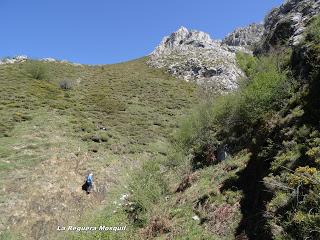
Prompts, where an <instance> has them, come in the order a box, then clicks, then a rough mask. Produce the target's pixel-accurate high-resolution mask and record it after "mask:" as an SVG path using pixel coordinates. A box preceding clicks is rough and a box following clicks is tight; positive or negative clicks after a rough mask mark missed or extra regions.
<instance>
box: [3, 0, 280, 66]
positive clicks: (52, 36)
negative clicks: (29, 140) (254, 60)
mask: <svg viewBox="0 0 320 240" xmlns="http://www.w3.org/2000/svg"><path fill="white" fill-rule="evenodd" d="M282 2H283V0H262V1H258V0H223V1H221V0H216V1H215V0H192V1H191V0H0V16H1V21H0V29H1V37H0V57H5V56H15V55H19V54H25V55H28V56H30V57H33V58H43V57H54V58H57V59H66V60H69V61H73V62H79V63H88V64H102V63H116V62H121V61H126V60H131V59H134V58H138V57H141V56H145V55H147V54H148V53H150V52H151V51H152V50H153V49H154V47H155V46H156V45H157V44H158V43H159V42H160V41H161V39H162V38H163V37H164V36H165V35H168V34H169V33H171V32H173V31H175V30H176V29H177V28H179V27H180V26H182V25H183V26H186V27H187V28H191V29H197V30H202V31H205V32H208V33H209V34H210V35H211V36H212V37H214V38H223V37H224V36H225V35H226V34H227V33H228V32H230V31H232V30H233V29H234V28H236V27H238V26H245V25H247V24H249V23H252V22H260V21H262V20H263V17H264V15H265V14H266V13H267V12H268V11H269V10H270V9H271V8H272V7H275V6H278V5H280V4H281V3H282Z"/></svg>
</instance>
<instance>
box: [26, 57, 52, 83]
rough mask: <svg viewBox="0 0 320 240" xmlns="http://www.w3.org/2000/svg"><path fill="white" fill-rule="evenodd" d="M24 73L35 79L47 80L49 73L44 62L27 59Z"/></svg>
mask: <svg viewBox="0 0 320 240" xmlns="http://www.w3.org/2000/svg"><path fill="white" fill-rule="evenodd" d="M24 67H25V71H26V73H27V74H28V75H29V76H30V77H31V78H33V79H36V80H48V79H49V73H48V68H47V65H46V63H44V62H39V61H33V60H29V61H27V63H26V64H25V65H24Z"/></svg>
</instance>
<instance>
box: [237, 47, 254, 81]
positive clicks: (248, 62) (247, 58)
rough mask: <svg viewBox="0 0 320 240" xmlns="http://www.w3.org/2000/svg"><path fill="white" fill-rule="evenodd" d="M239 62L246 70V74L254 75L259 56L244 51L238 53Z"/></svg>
mask: <svg viewBox="0 0 320 240" xmlns="http://www.w3.org/2000/svg"><path fill="white" fill-rule="evenodd" d="M237 62H238V65H239V67H240V68H241V69H242V70H243V71H244V73H245V74H246V76H248V77H250V76H252V75H253V74H254V73H255V72H256V69H257V62H258V61H257V58H256V57H254V56H252V55H250V54H247V53H243V52H238V53H237Z"/></svg>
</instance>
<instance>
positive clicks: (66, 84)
mask: <svg viewBox="0 0 320 240" xmlns="http://www.w3.org/2000/svg"><path fill="white" fill-rule="evenodd" d="M73 85H74V83H73V81H71V80H68V79H64V80H61V81H60V82H59V87H60V88H61V89H63V90H71V89H72V88H73Z"/></svg>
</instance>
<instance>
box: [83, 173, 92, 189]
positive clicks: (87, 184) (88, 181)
mask: <svg viewBox="0 0 320 240" xmlns="http://www.w3.org/2000/svg"><path fill="white" fill-rule="evenodd" d="M92 187H93V174H92V173H90V174H89V175H88V176H87V178H86V182H85V183H84V184H83V186H82V189H83V190H84V191H86V192H87V194H89V193H90V192H91V189H92Z"/></svg>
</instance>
